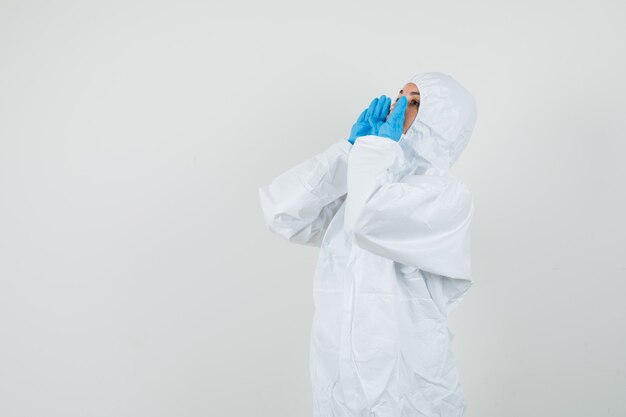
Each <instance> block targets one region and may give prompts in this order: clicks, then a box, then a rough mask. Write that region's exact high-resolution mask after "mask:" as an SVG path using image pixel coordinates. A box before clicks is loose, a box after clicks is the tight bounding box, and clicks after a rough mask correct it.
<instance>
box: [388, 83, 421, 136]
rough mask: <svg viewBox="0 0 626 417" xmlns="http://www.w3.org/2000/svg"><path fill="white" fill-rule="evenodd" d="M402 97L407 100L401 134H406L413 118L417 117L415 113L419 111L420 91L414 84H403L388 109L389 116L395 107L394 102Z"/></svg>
mask: <svg viewBox="0 0 626 417" xmlns="http://www.w3.org/2000/svg"><path fill="white" fill-rule="evenodd" d="M402 96H406V99H407V105H406V111H405V112H404V127H403V128H402V133H406V131H407V130H409V127H411V124H412V123H413V121H414V120H415V116H417V111H418V110H419V106H420V90H419V89H418V88H417V85H415V84H414V83H407V84H405V86H404V87H402V90H400V92H399V93H398V97H396V100H395V101H394V102H393V104H392V105H391V108H390V109H389V114H391V112H392V111H393V108H394V106H395V105H396V102H397V101H398V100H399V99H400V97H402ZM387 117H389V115H387Z"/></svg>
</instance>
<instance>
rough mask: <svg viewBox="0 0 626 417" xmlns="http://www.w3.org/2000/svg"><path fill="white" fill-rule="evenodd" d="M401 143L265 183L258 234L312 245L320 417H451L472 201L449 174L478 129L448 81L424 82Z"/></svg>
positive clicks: (313, 345)
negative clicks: (452, 320)
mask: <svg viewBox="0 0 626 417" xmlns="http://www.w3.org/2000/svg"><path fill="white" fill-rule="evenodd" d="M408 82H412V83H415V84H416V85H417V86H418V88H419V91H420V98H421V103H420V107H419V110H418V113H417V116H416V118H415V121H414V122H413V124H412V125H411V127H410V128H409V129H408V130H407V132H406V133H405V134H403V135H402V137H401V139H400V141H399V142H396V141H393V140H391V139H389V138H385V137H379V136H372V135H369V136H363V137H360V138H358V139H357V140H356V142H355V143H354V145H352V144H350V142H348V141H347V140H345V139H342V140H339V141H337V142H336V143H333V144H332V145H331V146H330V147H328V148H327V149H326V150H325V151H323V152H321V153H319V154H318V155H316V156H314V157H312V158H311V159H309V160H307V161H304V162H302V163H301V164H299V165H297V166H295V167H293V168H291V169H289V170H287V171H286V172H284V173H282V174H280V175H278V176H277V177H276V178H275V179H274V180H273V181H272V182H271V183H270V184H269V185H267V186H264V187H261V188H260V190H259V192H260V198H261V205H262V208H263V212H264V216H265V217H264V218H265V222H266V225H267V227H268V228H269V230H271V231H272V232H274V233H276V234H278V235H280V236H282V237H283V238H285V239H287V240H289V241H291V242H295V243H300V244H304V245H310V246H317V247H319V248H320V252H319V260H318V263H317V268H316V271H315V275H314V279H313V297H314V298H313V299H314V307H315V314H314V319H313V324H312V329H311V339H310V372H311V382H312V386H313V400H314V415H315V417H331V416H333V417H348V416H350V417H357V416H358V417H372V416H376V417H434V416H437V417H459V416H462V415H463V414H464V411H465V409H466V401H465V398H464V394H463V390H462V388H461V385H460V382H459V374H458V370H457V367H456V364H455V359H454V356H453V354H452V351H451V341H452V338H453V336H454V335H453V333H452V332H451V331H450V330H449V328H448V325H447V315H448V313H449V312H450V311H451V310H452V308H453V307H455V306H456V305H458V303H459V302H460V301H461V300H462V298H463V296H464V294H465V293H466V292H467V290H468V289H469V288H470V286H471V285H472V277H471V273H470V246H469V245H470V240H469V228H470V222H471V219H472V215H473V211H474V206H473V201H472V197H471V194H470V191H469V190H468V188H467V186H466V185H465V184H463V182H461V181H460V180H459V179H457V178H455V177H453V176H452V175H451V173H450V172H449V168H450V167H451V166H452V164H453V163H454V162H455V161H456V160H457V158H458V157H459V155H460V154H461V152H462V151H463V149H464V148H465V146H466V144H467V142H468V140H469V138H470V135H471V133H472V130H473V128H474V125H475V123H476V117H477V115H476V102H475V99H474V98H473V96H472V95H471V94H470V93H469V92H468V91H467V90H466V89H465V88H463V87H462V86H461V85H460V84H459V83H458V82H457V81H456V80H455V79H454V78H452V77H451V76H449V75H446V74H443V73H439V72H428V73H420V74H417V75H415V76H414V77H412V78H411V79H410V80H409V81H408Z"/></svg>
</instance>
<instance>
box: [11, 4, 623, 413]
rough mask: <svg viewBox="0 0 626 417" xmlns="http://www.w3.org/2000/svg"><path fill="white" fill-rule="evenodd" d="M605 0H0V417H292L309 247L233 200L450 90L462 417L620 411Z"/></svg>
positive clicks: (619, 205)
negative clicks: (459, 225)
mask: <svg viewBox="0 0 626 417" xmlns="http://www.w3.org/2000/svg"><path fill="white" fill-rule="evenodd" d="M625 15H626V9H625V6H624V3H623V2H619V1H608V0H605V1H595V2H577V1H555V0H541V1H539V0H531V1H524V2H499V1H464V2H461V1H458V2H452V1H429V2H426V1H422V2H418V1H390V2H372V1H351V2H330V1H316V2H306V3H299V2H287V1H285V2H277V1H270V2H256V1H251V0H250V1H246V2H226V1H220V2H218V1H213V2H206V1H205V2H200V1H197V2H192V1H171V2H164V1H147V0H145V1H140V0H130V1H128V0H127V1H82V2H69V1H8V0H1V1H0V416H2V417H27V416H28V417H38V416H41V417H44V416H45V417H56V416H59V417H74V416H75V417H92V416H93V417H161V416H168V417H170V416H171V417H174V416H176V417H179V416H184V417H196V416H211V417H212V416H229V417H236V416H246V417H247V416H272V417H280V416H285V417H293V416H310V415H311V409H312V404H311V398H310V392H309V374H308V337H309V329H310V327H309V326H310V320H311V317H312V291H311V279H312V275H313V268H314V265H315V261H316V255H317V250H316V249H315V248H307V247H301V246H296V245H290V244H288V243H286V242H283V241H281V240H279V238H278V237H276V236H274V235H271V234H270V233H269V232H268V231H267V230H266V229H265V228H264V225H263V219H262V215H261V209H260V205H259V201H258V194H257V188H258V186H260V185H261V184H264V183H267V182H268V181H270V180H271V179H272V178H273V177H274V176H275V175H277V174H278V173H280V172H282V171H283V170H285V169H287V168H288V167H291V166H293V165H294V164H296V163H298V162H300V161H302V160H304V159H305V158H308V157H310V156H312V155H313V154H315V153H316V152H319V151H321V150H323V149H325V148H326V147H327V146H328V145H330V144H331V143H332V142H334V141H336V140H338V139H341V138H344V137H347V135H348V133H349V131H350V127H351V126H352V123H353V122H354V120H355V118H356V117H357V116H358V114H359V113H360V111H361V109H363V108H364V107H365V106H366V105H367V104H368V103H369V101H370V100H371V99H372V98H373V97H375V96H378V95H380V94H387V95H390V96H394V95H395V93H396V92H397V91H398V90H399V88H400V87H402V86H403V84H404V82H405V81H406V80H407V79H408V77H410V76H411V75H413V74H414V73H417V72H420V71H443V72H447V73H449V74H451V75H453V76H454V77H455V78H456V79H458V80H459V81H460V82H461V83H462V84H464V85H465V86H466V87H467V88H468V89H469V90H470V91H472V92H473V93H474V95H475V96H476V98H477V102H478V106H479V109H478V110H479V120H478V124H477V127H476V130H475V132H474V135H473V138H472V140H471V142H470V145H469V147H468V148H467V150H466V152H465V154H464V155H463V157H462V158H461V160H460V161H459V163H458V164H457V166H456V169H455V170H456V173H457V174H458V175H460V176H461V177H462V178H463V179H464V180H465V182H466V183H467V184H468V185H469V186H470V187H471V189H472V191H473V193H474V198H475V204H476V209H477V210H476V217H475V223H474V226H473V248H472V251H473V259H474V274H475V276H476V286H475V287H474V288H473V289H472V290H471V292H470V293H469V294H468V296H467V298H466V300H465V301H464V302H463V303H462V304H461V306H459V307H458V308H457V309H456V310H455V311H454V312H453V313H452V315H451V317H450V326H451V329H452V330H453V331H454V333H455V340H454V350H455V352H456V356H457V358H458V363H459V368H460V372H461V378H462V383H463V386H464V390H465V392H466V396H467V400H468V403H469V407H468V413H467V415H468V416H469V417H500V416H508V417H518V416H519V417H527V416H533V417H540V416H550V417H553V416H567V417H578V416H580V417H588V416H596V417H597V416H623V415H626V395H624V394H625V393H626V354H625V352H626V332H625V329H626V306H625V301H624V294H625V292H626V279H625V278H626V260H625V256H624V255H625V252H626V251H625V249H626V238H625V234H626V233H625V232H626V221H625V220H624V214H623V213H624V212H625V210H626V193H625V191H624V189H625V187H624V181H625V180H626V168H625V163H624V162H625V155H626V143H625V140H626V137H625V135H624V131H625V129H626V117H625V114H626V113H625V112H626V81H625V79H624V74H625V73H626V60H625V54H624V46H623V43H624V39H626V29H625V26H624V22H623V17H624V16H625Z"/></svg>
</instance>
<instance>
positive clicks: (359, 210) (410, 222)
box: [345, 136, 474, 280]
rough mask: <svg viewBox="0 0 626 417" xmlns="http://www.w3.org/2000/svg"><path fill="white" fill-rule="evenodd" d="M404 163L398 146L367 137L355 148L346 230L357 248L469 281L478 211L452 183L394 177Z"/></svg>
mask: <svg viewBox="0 0 626 417" xmlns="http://www.w3.org/2000/svg"><path fill="white" fill-rule="evenodd" d="M403 161H404V155H403V152H402V149H401V148H400V146H399V144H398V143H397V142H395V141H393V140H390V139H389V138H383V137H378V136H366V137H362V138H360V139H359V140H358V141H356V142H355V145H354V147H353V149H352V152H351V153H350V158H349V165H348V166H349V168H348V199H347V201H346V225H345V227H346V228H347V230H348V231H349V232H350V233H354V239H355V243H356V244H357V245H359V246H360V247H362V248H363V249H366V250H368V251H370V252H372V253H375V254H377V255H380V256H383V257H385V258H389V259H392V260H394V261H397V262H400V263H402V264H405V265H410V266H414V267H416V268H419V269H421V270H423V271H427V272H430V273H433V274H438V275H443V276H446V277H449V278H455V279H464V280H471V269H470V247H469V244H470V235H469V227H470V223H471V220H472V216H473V212H474V206H473V201H472V197H471V194H470V192H469V190H468V188H467V187H466V186H465V185H464V184H463V183H462V182H461V181H459V180H458V179H456V178H453V177H444V176H433V175H409V176H406V177H404V178H396V177H395V176H394V167H396V166H399V165H400V164H402V163H403Z"/></svg>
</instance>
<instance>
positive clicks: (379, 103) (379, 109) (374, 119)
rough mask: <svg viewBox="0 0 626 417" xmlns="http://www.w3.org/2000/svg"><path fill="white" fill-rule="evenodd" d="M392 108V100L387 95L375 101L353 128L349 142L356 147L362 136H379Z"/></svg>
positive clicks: (364, 111)
mask: <svg viewBox="0 0 626 417" xmlns="http://www.w3.org/2000/svg"><path fill="white" fill-rule="evenodd" d="M390 106H391V98H389V97H387V96H385V95H382V96H380V97H376V98H375V99H373V100H372V102H371V103H370V105H369V107H368V108H367V109H365V110H363V112H362V113H361V115H360V116H359V118H358V119H357V121H356V123H354V125H353V126H352V130H351V131H350V138H348V141H349V142H350V143H351V144H353V145H354V141H355V140H356V139H357V138H358V137H360V136H366V135H376V134H378V129H379V128H380V126H381V125H382V124H383V123H385V118H386V117H387V114H388V113H389V108H390Z"/></svg>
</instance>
